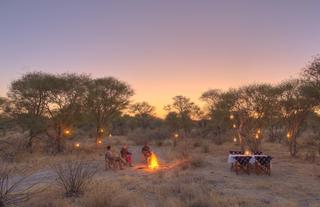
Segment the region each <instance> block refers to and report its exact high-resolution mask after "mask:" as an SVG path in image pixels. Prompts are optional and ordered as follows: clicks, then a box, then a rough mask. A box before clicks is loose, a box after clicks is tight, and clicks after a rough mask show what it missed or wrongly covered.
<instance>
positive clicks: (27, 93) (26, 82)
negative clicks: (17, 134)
mask: <svg viewBox="0 0 320 207" xmlns="http://www.w3.org/2000/svg"><path fill="white" fill-rule="evenodd" d="M52 78H53V76H52V75H50V74H47V73H42V72H32V73H27V74H25V75H23V76H22V78H20V79H18V80H15V81H13V82H12V83H11V86H10V89H9V92H8V97H9V99H10V104H9V105H10V107H9V113H10V114H11V115H12V117H13V118H14V119H15V121H16V123H18V124H19V126H21V127H22V128H23V129H24V130H28V131H29V135H28V137H27V144H26V147H27V148H28V149H29V150H30V152H32V143H33V139H34V138H35V137H37V136H38V135H39V134H40V133H42V132H43V131H44V130H45V127H46V126H45V121H44V115H45V112H46V105H47V104H48V102H49V88H50V82H51V81H50V80H52Z"/></svg>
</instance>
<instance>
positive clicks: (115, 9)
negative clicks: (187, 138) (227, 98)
mask: <svg viewBox="0 0 320 207" xmlns="http://www.w3.org/2000/svg"><path fill="white" fill-rule="evenodd" d="M319 9H320V1H317V0H314V1H312V0H306V1H301V0H268V1H262V0H221V1H214V0H210V1H209V0H192V1H191V0H134V1H133V0H90V1H89V0H28V1H22V0H0V95H1V96H5V94H6V92H7V90H8V86H9V84H10V82H11V81H13V80H15V79H17V78H19V77H21V75H22V74H24V73H27V72H31V71H45V72H52V73H63V72H77V73H86V74H91V75H92V77H103V76H113V77H116V78H118V79H120V80H123V81H126V82H127V83H128V84H130V85H131V87H132V88H133V89H134V90H135V93H136V95H135V96H134V97H133V101H148V102H149V103H150V104H152V105H154V106H156V108H157V113H158V115H160V116H161V115H163V114H164V111H163V105H166V104H169V103H171V101H172V97H173V96H175V95H185V96H187V97H190V98H191V99H192V100H193V101H195V102H199V97H200V95H201V93H202V92H204V91H206V90H208V89H215V88H219V89H224V90H227V89H228V88H230V87H239V86H241V85H246V84H250V83H260V82H268V83H278V82H280V81H281V80H285V79H288V78H290V77H296V76H297V75H298V74H299V73H300V71H301V69H302V68H303V67H304V66H305V65H306V64H307V63H308V61H310V60H311V58H312V57H313V56H315V55H317V54H319V52H320V21H319V20H320V12H319Z"/></svg>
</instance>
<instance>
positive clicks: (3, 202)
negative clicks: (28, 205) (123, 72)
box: [0, 163, 35, 207]
mask: <svg viewBox="0 0 320 207" xmlns="http://www.w3.org/2000/svg"><path fill="white" fill-rule="evenodd" d="M12 172H13V170H12V169H10V168H8V167H7V166H5V165H4V163H0V207H4V206H17V205H18V204H21V203H24V202H26V201H27V200H29V198H30V196H31V193H32V188H33V187H34V186H35V184H33V185H29V186H28V187H22V183H23V181H24V180H25V179H26V178H27V177H22V178H19V179H13V178H12V177H11V174H12ZM10 177H11V178H10Z"/></svg>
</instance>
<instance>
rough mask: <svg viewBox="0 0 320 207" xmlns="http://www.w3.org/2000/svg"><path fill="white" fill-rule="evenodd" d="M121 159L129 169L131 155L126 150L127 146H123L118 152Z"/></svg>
mask: <svg viewBox="0 0 320 207" xmlns="http://www.w3.org/2000/svg"><path fill="white" fill-rule="evenodd" d="M120 155H121V158H122V159H124V160H125V161H126V164H128V165H129V166H130V167H132V153H131V152H129V150H128V145H124V146H123V147H122V148H121V151H120Z"/></svg>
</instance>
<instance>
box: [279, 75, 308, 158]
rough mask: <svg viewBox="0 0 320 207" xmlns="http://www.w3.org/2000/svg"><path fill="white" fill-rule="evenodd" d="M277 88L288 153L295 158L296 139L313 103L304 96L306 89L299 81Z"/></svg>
mask: <svg viewBox="0 0 320 207" xmlns="http://www.w3.org/2000/svg"><path fill="white" fill-rule="evenodd" d="M278 88H279V90H280V91H281V95H280V97H279V105H280V107H281V113H282V116H283V120H284V122H285V126H286V129H287V138H288V141H289V151H290V154H291V156H296V155H297V152H298V149H297V138H298V137H299V135H300V133H301V131H302V129H303V128H302V126H303V123H304V122H305V121H306V119H307V116H308V114H309V113H310V112H311V111H312V109H313V108H314V102H313V101H311V100H310V99H309V97H308V96H306V94H307V93H306V91H307V90H308V88H307V87H306V86H305V85H304V84H303V81H301V80H297V79H296V80H289V81H285V82H283V83H281V84H280V85H279V86H278Z"/></svg>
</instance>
